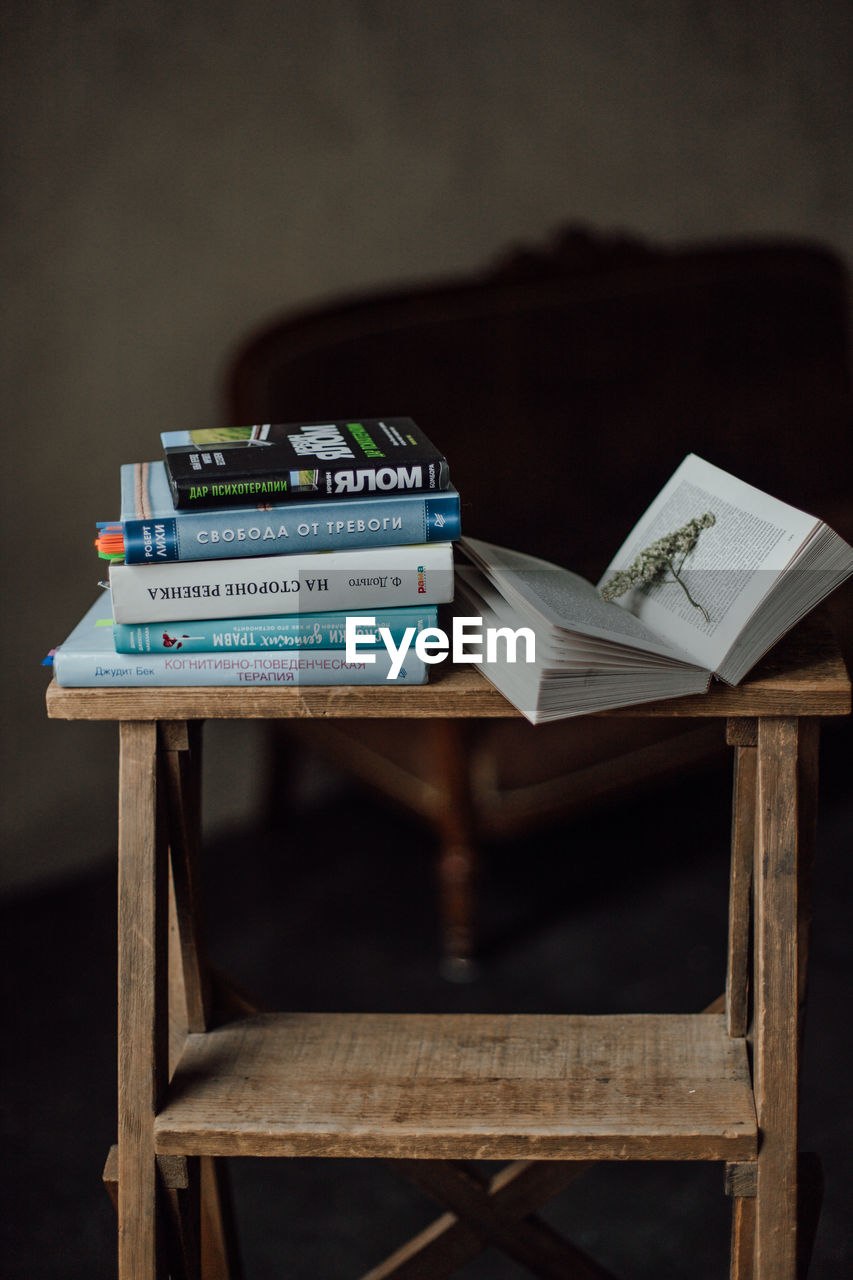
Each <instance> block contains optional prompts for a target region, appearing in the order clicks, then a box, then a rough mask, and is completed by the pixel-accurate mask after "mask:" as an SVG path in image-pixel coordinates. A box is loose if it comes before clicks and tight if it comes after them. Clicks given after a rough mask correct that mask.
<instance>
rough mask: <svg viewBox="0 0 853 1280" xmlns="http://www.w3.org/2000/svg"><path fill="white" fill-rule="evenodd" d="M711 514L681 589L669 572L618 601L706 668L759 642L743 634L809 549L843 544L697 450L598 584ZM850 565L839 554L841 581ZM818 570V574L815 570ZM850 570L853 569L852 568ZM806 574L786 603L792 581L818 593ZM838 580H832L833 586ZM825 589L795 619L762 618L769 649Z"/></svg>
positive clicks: (822, 527)
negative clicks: (659, 581) (661, 580)
mask: <svg viewBox="0 0 853 1280" xmlns="http://www.w3.org/2000/svg"><path fill="white" fill-rule="evenodd" d="M706 512H710V513H711V514H712V515H713V516H714V524H713V525H712V526H711V527H710V528H706V529H703V530H702V531H701V532H700V534H699V537H698V539H697V541H696V544H695V546H694V548H693V549H692V550H691V551H690V552H689V553H688V554H687V556H686V557H685V558H684V560H683V563H682V564H681V566H680V568H679V566H678V565H677V566H676V567H677V568H679V576H680V578H681V579H682V581H683V584H684V586H683V587H682V586H681V585H680V584H679V583H678V582H677V581H674V580H673V579H672V577H671V575H668V580H667V581H666V582H664V583H662V584H654V585H652V586H647V587H640V588H635V589H634V590H632V591H630V592H628V593H627V594H626V595H624V596H623V597H621V598H620V599H618V600H617V601H615V603H616V604H617V605H618V606H620V607H621V608H622V609H623V610H624V611H626V612H628V613H630V614H631V616H632V617H635V618H637V619H638V620H641V621H642V622H644V623H645V624H646V625H647V626H648V627H649V628H650V629H651V630H652V631H653V632H655V634H657V635H664V636H666V637H667V638H668V639H669V640H670V641H671V642H672V643H673V644H675V645H677V646H678V647H679V648H680V649H682V650H683V651H684V652H685V653H687V654H688V655H689V656H690V657H691V658H692V659H693V660H694V661H695V662H697V663H699V664H700V665H701V666H706V667H708V668H709V669H710V670H712V671H714V672H719V671H720V669H721V668H722V667H723V665H724V664H725V661H726V657H727V655H728V654H729V653H730V651H731V650H732V649H733V648H734V646H735V645H736V644H737V643H738V641H739V640H740V641H741V643H742V647H744V648H745V649H751V648H752V644H753V641H752V640H750V639H746V638H745V633H746V632H747V631H748V629H749V628H750V627H751V624H753V620H754V619H755V618H756V615H757V613H758V611H760V610H761V609H762V606H763V605H764V604H765V602H768V601H770V600H772V598H773V596H774V594H775V593H777V592H778V590H779V586H780V584H781V583H784V582H785V581H786V578H787V575H789V574H792V573H793V572H794V570H795V569H796V567H797V564H798V560H799V558H800V557H802V556H804V555H807V554H808V552H809V549H810V548H811V547H817V546H822V545H823V539H822V533H824V532H825V533H827V534H828V535H829V536H830V537H831V538H832V539H835V541H836V542H837V543H838V544H840V546H841V547H842V548H843V547H846V544H845V543H843V541H842V540H841V539H840V538H837V535H834V534H832V532H831V530H827V529H826V526H825V525H823V524H822V522H821V521H820V520H818V519H816V518H815V517H814V516H810V515H807V514H806V513H805V512H803V511H798V510H797V509H796V508H795V507H791V506H788V504H787V503H784V502H779V501H778V500H777V499H775V498H772V497H770V496H769V495H768V494H766V493H762V492H761V490H759V489H755V488H754V487H753V486H752V485H748V484H745V483H744V482H743V481H741V480H738V479H737V478H736V477H735V476H732V475H729V474H728V473H727V472H725V471H722V470H720V468H718V467H715V466H713V465H712V464H711V463H708V462H705V461H703V459H701V458H698V457H697V456H696V455H695V454H690V455H688V457H687V458H685V460H684V462H682V464H681V465H680V466H679V468H678V469H677V471H676V472H675V474H674V475H673V476H672V478H671V479H670V480H669V481H668V482H667V484H666V485H665V486H664V487H663V489H662V490H661V492H660V493H659V494H658V496H657V497H656V498H655V500H654V502H653V503H652V504H651V506H650V507H649V508H648V510H647V511H646V512H645V514H644V515H643V516H642V517H641V518H640V519H639V520H638V522H637V524H636V525H635V526H634V528H633V529H632V531H631V533H630V534H629V535H628V538H627V539H626V541H625V542H624V543H623V545H622V546H621V547H620V548H619V551H618V552H617V553H616V555H615V556H614V557H613V560H612V561H611V563H610V564H609V565H608V567H607V570H606V571H605V573H604V575H603V576H602V579H601V582H600V583H599V586H600V587H601V586H603V585H604V584H605V583H606V582H607V581H608V580H609V579H610V578H611V576H612V575H613V573H614V572H616V571H618V570H625V569H627V568H628V567H629V566H630V565H631V563H632V562H633V561H634V560H635V558H636V557H637V556H638V555H639V554H640V552H641V551H643V550H644V549H645V548H646V547H649V546H650V545H651V544H652V543H654V542H655V541H656V540H657V539H659V538H661V537H664V536H666V535H668V534H670V533H673V532H674V531H675V530H677V529H679V528H682V527H683V526H684V525H685V524H686V523H687V522H688V521H689V520H691V519H694V518H698V517H701V516H703V515H704V514H705V513H706ZM847 550H848V551H849V550H850V549H849V548H847ZM820 558H821V557H820V556H818V559H820ZM843 561H844V557H843V555H842V556H841V557H840V559H839V566H840V573H841V578H843V577H844V576H845V570H844V567H843ZM812 568H813V569H815V570H817V568H818V566H817V565H812ZM849 572H850V567H848V568H847V569H846V573H849ZM801 577H802V575H800V574H799V573H796V574H795V577H794V579H793V581H791V580H790V579H788V585H787V586H786V587H785V589H784V592H783V594H784V596H785V598H786V600H787V601H788V604H789V607H790V601H791V595H792V588H793V587H796V588H797V590H804V598H809V599H810V598H811V597H812V595H813V594H814V593H812V592H811V591H809V590H808V587H807V584H805V583H804V582H802V581H798V580H799V579H800V578H801ZM821 578H822V580H823V578H824V575H821ZM841 578H839V579H838V580H839V581H840V580H841ZM834 585H836V584H835V581H834V580H833V581H832V582H831V584H830V585H829V587H828V589H829V590H831V589H832V586H834ZM822 587H823V589H822V591H821V592H820V593H819V594H818V595H817V599H814V600H813V601H812V604H809V605H807V606H806V607H804V608H803V609H801V610H795V611H794V612H795V616H793V617H791V618H790V619H789V620H788V621H785V619H784V618H783V617H782V616H781V615H780V616H778V617H777V618H776V622H775V625H776V627H777V630H776V632H775V634H774V627H773V626H772V625H771V618H770V617H768V618H767V620H766V623H767V625H766V626H765V625H761V624H760V623H759V625H758V632H759V633H760V634H761V635H764V636H769V639H767V642H766V645H765V648H766V647H769V645H770V644H772V643H774V642H775V640H776V639H778V638H779V637H780V636H781V634H783V632H784V631H785V630H787V629H788V628H789V627H790V626H792V625H793V623H794V622H795V621H797V620H798V618H799V617H801V616H802V615H803V614H804V613H805V612H807V611H808V608H810V607H813V604H814V603H817V600H818V599H821V598H822V597H823V595H826V594H827V585H826V583H825V581H822ZM685 588H686V590H685ZM688 592H689V597H688ZM794 594H796V592H794ZM691 598H692V601H693V602H695V603H692V602H691ZM698 606H701V607H698ZM706 615H707V616H706ZM760 656H761V655H760V652H759V653H756V655H755V657H754V658H753V659H752V661H753V662H754V661H757V659H758V657H760ZM750 665H752V664H751V663H750ZM747 669H748V668H747ZM742 674H743V673H742ZM730 675H731V673H729V674H728V675H726V677H725V678H727V679H729V678H730Z"/></svg>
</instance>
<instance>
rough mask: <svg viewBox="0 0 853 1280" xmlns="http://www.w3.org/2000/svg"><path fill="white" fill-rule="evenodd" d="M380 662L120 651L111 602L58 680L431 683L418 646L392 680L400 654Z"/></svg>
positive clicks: (74, 637) (67, 683) (58, 655)
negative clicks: (114, 637) (115, 643)
mask: <svg viewBox="0 0 853 1280" xmlns="http://www.w3.org/2000/svg"><path fill="white" fill-rule="evenodd" d="M375 657H376V661H375V662H372V663H371V662H355V663H348V662H347V661H346V655H345V651H344V650H343V649H337V650H324V651H321V652H319V653H265V652H251V651H249V652H247V651H243V650H241V651H239V652H237V653H234V652H231V653H209V654H191V653H188V654H184V653H176V654H160V653H152V654H144V655H139V656H138V657H130V656H127V655H124V654H117V653H116V651H115V648H114V646H113V640H112V624H111V621H110V618H109V600H108V599H107V600H106V603H105V602H104V601H103V600H99V601H97V602H96V604H95V605H93V607H92V608H91V609H90V610H89V611H88V613H87V614H86V615H85V617H84V618H82V619H81V621H80V622H79V623H78V625H77V626H76V627H75V628H74V630H73V631H72V632H71V634H70V635H69V637H68V639H67V640H66V641H65V642H64V643H63V644H61V645H59V647H58V648H57V649H56V650H55V651H54V653H53V664H52V665H53V673H54V677H55V679H56V682H57V684H59V685H63V686H64V687H66V688H100V687H102V688H111V687H112V688H118V687H123V688H124V687H148V686H163V685H190V686H200V685H227V686H232V687H234V686H238V687H245V688H248V687H252V688H256V689H257V688H272V687H274V686H279V687H281V688H287V687H289V686H292V687H295V686H297V685H302V686H307V685H355V684H361V685H383V686H386V687H387V686H388V685H391V684H393V685H395V686H396V685H417V684H426V682H427V678H428V674H429V671H428V667H427V665H426V664H425V663H424V662H423V661H422V660H421V659H420V658H418V656H417V655H416V653H415V652H414V649H409V651H408V652H407V653H406V655H405V658H404V661H403V665H402V670H401V671H400V673H399V675H398V676H397V677H396V678H395V679H394V680H389V679H388V678H387V677H388V673H389V671H390V669H391V663H392V658H391V655H390V654H389V653H388V651H387V650H386V649H385V648H384V647H383V648H381V649H380V648H378V647H377V651H376V654H375Z"/></svg>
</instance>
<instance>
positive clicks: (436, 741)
mask: <svg viewBox="0 0 853 1280" xmlns="http://www.w3.org/2000/svg"><path fill="white" fill-rule="evenodd" d="M429 732H430V735H431V745H432V750H433V754H434V759H435V761H436V766H437V770H438V781H439V791H440V794H441V795H442V796H443V797H444V801H443V804H442V806H441V809H440V811H439V813H437V814H436V826H437V828H438V833H439V841H440V844H439V851H438V866H437V871H438V891H439V912H440V918H441V932H442V955H443V960H442V972H443V973H444V975H445V977H447V978H450V979H451V980H453V981H457V982H458V981H466V980H467V979H469V978H470V977H472V976H473V969H474V950H475V944H474V918H475V896H476V881H477V871H478V862H479V859H478V854H477V843H476V833H475V822H474V806H473V803H472V798H471V776H470V770H469V767H468V759H467V752H466V749H465V748H466V741H465V735H464V730H463V726H462V725H461V724H460V722H459V721H457V720H433V721H430V722H429Z"/></svg>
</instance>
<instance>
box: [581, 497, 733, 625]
mask: <svg viewBox="0 0 853 1280" xmlns="http://www.w3.org/2000/svg"><path fill="white" fill-rule="evenodd" d="M716 523H717V517H716V516H715V515H713V513H712V512H710V511H706V512H705V514H704V515H703V516H697V517H696V518H695V519H693V520H688V522H687V524H686V525H684V526H683V528H681V529H676V530H675V532H674V533H668V534H666V536H665V537H663V538H658V540H657V542H653V543H652V544H651V546H649V547H646V549H645V550H644V551H641V552H640V554H639V555H638V556H637V558H636V560H634V562H633V563H632V564H630V565H629V566H628V568H627V569H619V570H617V572H616V573H614V574H613V576H612V578H608V580H607V582H605V584H604V586H603V587H602V588H601V598H602V600H616V599H618V597H619V596H623V595H624V594H625V592H626V591H631V590H632V589H633V588H634V587H644V586H659V585H661V584H663V583H666V582H672V583H676V582H677V583H678V585H679V586H680V587H681V589H682V591H683V592H684V594H685V595H686V596H687V599H688V600H689V601H690V603H691V604H692V605H693V608H694V609H698V610H699V612H700V613H701V614H702V617H703V618H704V619H705V621H706V622H710V621H711V619H710V617H709V616H708V611H707V610H706V609H704V608H703V606H702V605H701V604H699V602H698V600H694V599H693V597H692V595H691V594H690V592H689V591H688V589H687V584H686V583H685V581H684V579H683V578H682V577H681V569H682V566H683V564H684V561H685V559H686V558H687V556H688V555H689V554H690V552H691V551H692V550H693V548H694V547H695V546H696V543H697V541H698V538H699V534H700V533H701V532H702V530H703V529H710V527H711V525H712V524H716ZM678 556H680V557H681V559H680V560H679V562H678V567H677V568H676V564H675V561H676V558H677V557H678ZM666 573H671V574H672V577H671V578H666V577H664V574H666Z"/></svg>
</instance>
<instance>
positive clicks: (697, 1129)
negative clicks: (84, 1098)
mask: <svg viewBox="0 0 853 1280" xmlns="http://www.w3.org/2000/svg"><path fill="white" fill-rule="evenodd" d="M155 1129H156V1146H157V1150H158V1151H160V1152H163V1153H167V1152H184V1153H187V1154H198V1155H205V1154H210V1155H250V1154H254V1155H261V1154H264V1155H324V1156H369V1157H375V1156H380V1157H388V1158H407V1157H418V1158H427V1159H507V1160H517V1159H530V1158H535V1157H544V1158H548V1159H594V1158H598V1159H655V1160H674V1159H685V1160H722V1159H729V1160H739V1159H751V1158H753V1157H754V1155H755V1147H756V1126H755V1114H754V1109H753V1102H752V1093H751V1089H750V1081H749V1072H748V1067H747V1058H746V1046H745V1042H744V1041H733V1040H731V1039H730V1038H729V1037H728V1036H727V1034H726V1028H725V1018H724V1017H723V1016H720V1015H706V1014H696V1015H674V1014H670V1015H666V1014H663V1015H650V1016H643V1015H622V1016H593V1017H578V1016H562V1015H556V1016H546V1015H541V1016H540V1015H503V1016H492V1015H485V1014H477V1015H452V1014H432V1015H423V1014H387V1015H382V1014H302V1013H300V1014H269V1015H265V1016H260V1017H256V1018H250V1019H245V1020H242V1021H239V1022H234V1023H230V1024H227V1025H226V1026H224V1027H220V1028H217V1029H215V1030H213V1031H210V1032H208V1033H207V1034H206V1035H191V1036H190V1037H189V1038H188V1041H187V1047H186V1049H185V1051H184V1054H183V1057H182V1059H181V1062H180V1064H179V1066H178V1070H177V1072H176V1074H175V1078H174V1080H173V1084H172V1088H171V1090H170V1095H169V1098H168V1099H167V1101H166V1104H165V1106H164V1108H163V1110H162V1111H161V1113H160V1115H159V1116H158V1118H157V1121H156V1125H155Z"/></svg>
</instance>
